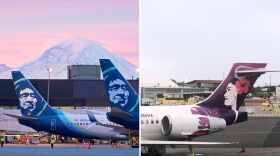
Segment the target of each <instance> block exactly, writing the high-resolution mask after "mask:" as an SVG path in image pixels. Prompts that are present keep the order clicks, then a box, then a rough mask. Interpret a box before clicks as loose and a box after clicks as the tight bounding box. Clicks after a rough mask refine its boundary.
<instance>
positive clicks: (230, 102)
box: [224, 78, 250, 110]
mask: <svg viewBox="0 0 280 156" xmlns="http://www.w3.org/2000/svg"><path fill="white" fill-rule="evenodd" d="M249 87H250V81H249V80H247V79H246V78H242V79H239V80H236V82H235V83H232V82H230V83H229V84H228V86H227V88H226V93H225V94H224V97H225V103H224V104H225V105H226V106H230V107H232V109H234V110H236V107H237V104H236V103H237V96H238V95H242V94H247V93H248V91H249Z"/></svg>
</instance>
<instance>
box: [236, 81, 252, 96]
mask: <svg viewBox="0 0 280 156" xmlns="http://www.w3.org/2000/svg"><path fill="white" fill-rule="evenodd" d="M235 86H236V91H237V94H238V95H241V94H246V93H248V91H249V87H250V81H249V80H247V79H240V80H238V81H236V83H235Z"/></svg>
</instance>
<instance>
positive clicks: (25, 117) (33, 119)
mask: <svg viewBox="0 0 280 156" xmlns="http://www.w3.org/2000/svg"><path fill="white" fill-rule="evenodd" d="M4 114H5V115H7V116H9V117H12V118H16V119H18V120H27V121H37V120H38V119H37V118H32V117H27V116H19V115H14V114H6V113H4Z"/></svg>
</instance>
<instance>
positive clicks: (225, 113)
mask: <svg viewBox="0 0 280 156" xmlns="http://www.w3.org/2000/svg"><path fill="white" fill-rule="evenodd" d="M265 67H266V63H235V64H233V66H232V68H231V70H230V72H229V74H228V76H227V77H226V79H224V80H223V82H222V83H221V84H220V85H219V86H218V87H217V88H216V90H215V91H214V92H213V93H212V94H211V95H210V96H209V97H208V98H207V99H205V100H204V101H202V102H200V103H198V104H197V105H198V106H200V107H194V108H193V109H192V113H193V114H202V115H210V116H217V117H221V118H224V119H225V120H226V122H227V125H229V124H233V123H237V122H242V121H245V120H247V113H246V114H244V113H242V112H238V111H237V110H238V109H239V107H240V106H241V105H242V103H243V101H244V99H245V97H246V96H247V94H248V93H249V92H250V90H251V89H252V87H253V85H254V83H255V82H256V80H257V79H258V77H259V76H260V75H261V74H264V73H265V72H271V71H267V70H265V69H264V68H265Z"/></svg>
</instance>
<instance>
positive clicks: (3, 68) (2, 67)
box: [0, 64, 11, 72]
mask: <svg viewBox="0 0 280 156" xmlns="http://www.w3.org/2000/svg"><path fill="white" fill-rule="evenodd" d="M10 69H11V68H10V67H8V66H7V65H6V64H0V72H4V71H7V70H10Z"/></svg>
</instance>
